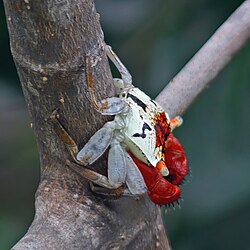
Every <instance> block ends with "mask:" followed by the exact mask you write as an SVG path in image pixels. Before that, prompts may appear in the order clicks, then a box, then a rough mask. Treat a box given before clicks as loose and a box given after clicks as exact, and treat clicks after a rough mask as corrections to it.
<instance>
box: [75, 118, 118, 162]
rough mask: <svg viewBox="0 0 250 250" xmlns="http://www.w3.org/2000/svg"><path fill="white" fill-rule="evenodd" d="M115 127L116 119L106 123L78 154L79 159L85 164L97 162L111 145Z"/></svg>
mask: <svg viewBox="0 0 250 250" xmlns="http://www.w3.org/2000/svg"><path fill="white" fill-rule="evenodd" d="M115 129H116V122H115V121H111V122H107V123H105V124H104V126H103V127H102V128H101V129H99V130H98V131H97V132H96V133H95V134H94V135H93V136H92V137H91V138H90V139H89V141H88V142H87V143H86V144H85V146H84V147H83V148H82V149H81V150H80V151H79V153H78V154H77V155H76V159H77V161H79V162H81V163H82V164H83V165H85V166H86V165H89V164H92V163H93V162H95V161H96V160H97V159H98V158H99V157H100V156H101V155H103V153H104V152H105V151H106V149H107V148H108V146H109V145H110V143H111V140H112V137H113V134H114V130H115Z"/></svg>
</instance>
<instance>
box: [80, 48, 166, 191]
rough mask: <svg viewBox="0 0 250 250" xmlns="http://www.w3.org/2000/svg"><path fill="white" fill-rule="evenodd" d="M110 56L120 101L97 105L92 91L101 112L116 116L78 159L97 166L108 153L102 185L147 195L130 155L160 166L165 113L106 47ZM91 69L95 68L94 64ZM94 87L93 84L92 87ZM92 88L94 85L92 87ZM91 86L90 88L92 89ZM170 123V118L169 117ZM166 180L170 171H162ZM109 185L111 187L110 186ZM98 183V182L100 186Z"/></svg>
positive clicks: (96, 135) (84, 149)
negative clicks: (159, 121)
mask: <svg viewBox="0 0 250 250" xmlns="http://www.w3.org/2000/svg"><path fill="white" fill-rule="evenodd" d="M105 49H106V53H107V55H108V57H109V58H110V59H111V61H112V62H113V63H114V64H115V65H116V67H117V68H118V70H119V72H120V74H121V77H122V79H116V78H115V79H114V85H115V87H116V92H117V94H118V96H119V97H111V98H107V99H104V100H101V101H100V102H97V101H96V97H95V94H94V90H93V89H92V90H91V91H90V93H91V97H92V101H93V102H94V104H95V107H96V108H97V111H98V112H100V113H101V114H102V115H115V117H114V120H113V121H110V122H107V123H105V124H104V126H103V127H102V128H101V129H99V130H98V131H97V132H96V133H95V134H94V135H93V136H92V137H91V138H90V139H89V141H88V142H87V143H86V144H85V146H84V147H83V148H82V149H81V150H80V151H79V153H78V154H77V155H76V160H77V161H78V162H79V163H80V164H82V165H85V166H86V165H89V164H92V163H93V162H95V161H96V160H97V159H98V158H99V157H100V156H101V155H102V154H103V153H104V152H105V151H106V150H107V149H108V147H110V149H109V154H108V179H107V181H104V182H105V183H104V184H103V181H101V182H102V183H101V182H100V183H101V185H102V186H105V187H108V188H117V187H119V186H121V185H122V184H124V183H126V185H127V187H128V189H129V192H130V193H131V194H142V193H145V192H146V190H147V187H146V185H145V182H144V179H143V177H142V174H141V172H140V171H139V169H138V168H137V166H136V165H135V163H134V162H133V160H132V158H131V157H130V155H129V154H128V151H130V152H132V153H133V155H135V156H136V157H137V158H138V159H140V160H141V161H143V162H145V163H147V164H150V165H152V166H154V167H155V166H156V164H157V162H159V161H160V160H162V159H163V158H164V156H163V155H162V153H161V148H159V147H158V148H157V147H156V131H155V126H154V117H155V115H156V114H158V113H162V112H164V110H163V109H162V108H161V107H160V106H159V105H158V104H157V103H156V102H155V101H153V100H151V98H150V97H148V96H147V95H146V94H145V93H143V92H142V91H141V90H139V89H138V88H135V87H134V86H133V85H132V77H131V75H130V73H129V72H128V70H127V69H126V67H125V66H124V65H123V64H122V62H121V61H120V60H119V58H118V57H117V56H116V54H115V53H114V52H113V51H112V49H111V47H110V46H105ZM87 63H88V64H89V65H86V67H87V68H91V65H90V62H89V61H87ZM89 85H90V84H89ZM91 86H92V85H91ZM91 86H89V87H90V88H91ZM165 114H166V116H167V119H168V120H169V117H168V114H167V113H165ZM162 174H163V175H164V176H167V175H168V169H167V168H164V169H162ZM106 182H108V183H106ZM96 183H98V182H96Z"/></svg>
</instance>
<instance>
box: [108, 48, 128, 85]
mask: <svg viewBox="0 0 250 250" xmlns="http://www.w3.org/2000/svg"><path fill="white" fill-rule="evenodd" d="M105 51H106V53H107V56H108V57H109V59H110V60H111V61H112V62H113V64H114V65H115V66H116V68H117V69H118V71H119V72H120V74H121V77H122V80H123V82H124V84H125V87H129V86H132V76H131V75H130V73H129V71H128V70H127V68H126V67H125V66H124V64H123V63H122V62H121V60H120V59H119V57H118V56H117V55H116V54H115V52H114V51H113V50H112V48H111V47H110V46H108V45H105Z"/></svg>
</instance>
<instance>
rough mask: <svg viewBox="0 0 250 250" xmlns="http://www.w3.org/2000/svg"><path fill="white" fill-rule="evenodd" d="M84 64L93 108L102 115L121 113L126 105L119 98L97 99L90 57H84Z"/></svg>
mask: <svg viewBox="0 0 250 250" xmlns="http://www.w3.org/2000/svg"><path fill="white" fill-rule="evenodd" d="M85 65H86V82H87V86H88V90H89V93H90V97H91V101H92V103H93V105H94V107H95V109H96V110H97V111H98V112H100V113H101V114H102V115H116V114H118V113H121V112H122V111H123V110H124V108H125V107H126V106H127V105H126V103H125V102H124V101H123V100H121V99H120V98H118V97H110V98H106V99H103V100H101V101H97V97H96V90H95V87H94V77H93V70H92V66H91V59H90V57H86V60H85Z"/></svg>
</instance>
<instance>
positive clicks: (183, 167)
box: [164, 134, 188, 185]
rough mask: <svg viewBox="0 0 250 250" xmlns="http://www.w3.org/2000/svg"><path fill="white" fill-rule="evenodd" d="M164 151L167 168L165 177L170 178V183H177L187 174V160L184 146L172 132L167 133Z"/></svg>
mask: <svg viewBox="0 0 250 250" xmlns="http://www.w3.org/2000/svg"><path fill="white" fill-rule="evenodd" d="M164 151H165V163H166V165H167V168H168V170H169V176H168V177H167V179H169V180H170V179H171V180H170V181H171V183H172V184H175V185H179V184H181V182H182V181H183V179H184V177H185V176H186V175H187V174H188V161H187V157H186V154H185V151H184V148H183V146H182V145H181V143H180V141H179V140H178V139H177V138H176V137H174V135H173V134H169V136H168V138H167V140H166V142H165V150H164Z"/></svg>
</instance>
